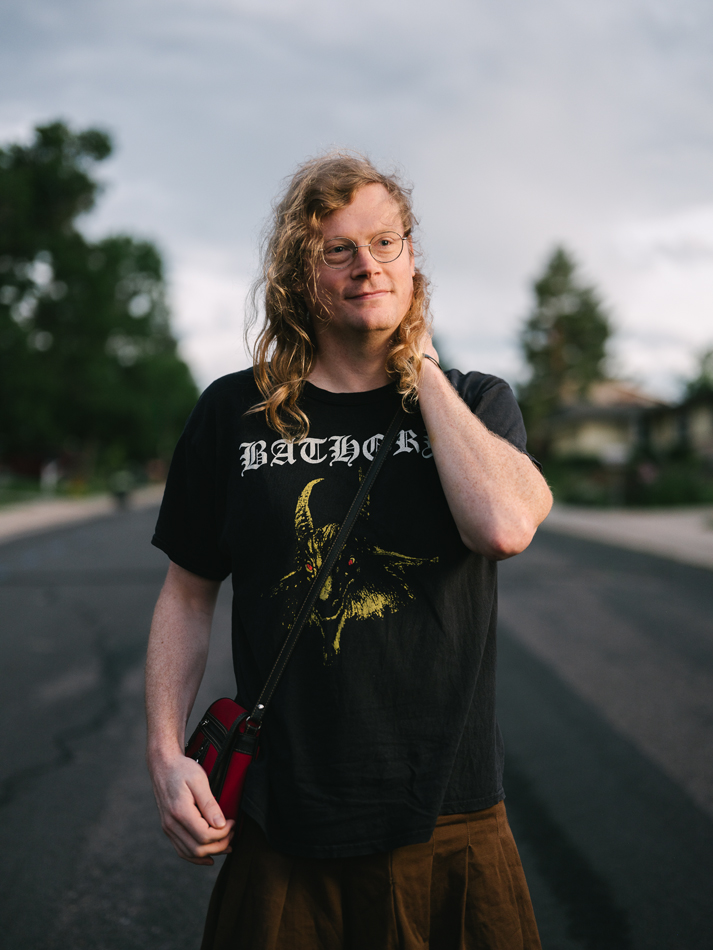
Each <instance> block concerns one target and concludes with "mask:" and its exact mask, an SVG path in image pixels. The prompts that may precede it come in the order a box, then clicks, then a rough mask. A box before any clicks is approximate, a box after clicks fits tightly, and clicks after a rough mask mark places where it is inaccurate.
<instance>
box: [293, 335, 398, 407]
mask: <svg viewBox="0 0 713 950" xmlns="http://www.w3.org/2000/svg"><path fill="white" fill-rule="evenodd" d="M372 336H373V335H372V334H369V335H368V336H367V338H366V339H364V340H363V341H349V342H347V341H338V340H333V339H324V338H322V339H320V340H319V348H318V350H317V359H316V361H315V364H314V367H313V369H312V372H311V373H310V374H309V377H308V379H309V381H310V383H312V384H313V385H314V386H318V387H319V388H320V389H326V390H327V392H330V393H359V392H367V391H368V390H370V389H378V388H379V387H380V386H386V385H387V384H388V383H389V382H390V381H391V380H390V377H389V374H388V373H387V372H386V368H385V367H386V358H387V356H388V353H389V346H390V341H389V339H388V338H387V339H385V340H380V341H377V340H374V339H373V338H372ZM359 344H361V345H359Z"/></svg>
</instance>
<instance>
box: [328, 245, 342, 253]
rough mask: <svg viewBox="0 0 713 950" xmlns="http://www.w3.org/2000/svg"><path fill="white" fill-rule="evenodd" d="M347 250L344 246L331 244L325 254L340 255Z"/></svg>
mask: <svg viewBox="0 0 713 950" xmlns="http://www.w3.org/2000/svg"><path fill="white" fill-rule="evenodd" d="M346 250H347V246H346V244H331V245H330V246H329V247H328V248H327V250H326V253H327V254H342V253H343V252H344V251H346Z"/></svg>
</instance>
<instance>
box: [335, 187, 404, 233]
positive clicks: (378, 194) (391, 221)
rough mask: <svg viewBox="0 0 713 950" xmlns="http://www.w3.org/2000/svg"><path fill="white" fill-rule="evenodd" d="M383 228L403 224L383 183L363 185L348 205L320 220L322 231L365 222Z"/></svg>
mask: <svg viewBox="0 0 713 950" xmlns="http://www.w3.org/2000/svg"><path fill="white" fill-rule="evenodd" d="M367 222H368V223H370V224H371V223H373V224H374V225H381V224H383V226H384V227H385V228H388V227H393V226H394V225H395V224H397V225H399V226H401V225H403V219H402V216H401V209H400V207H399V205H398V203H397V202H396V201H395V199H394V198H393V197H392V196H391V195H390V194H389V192H388V191H387V190H386V188H384V186H383V185H381V184H378V183H376V182H373V183H370V184H368V185H363V186H362V187H361V188H359V189H358V190H357V191H356V192H355V193H354V197H353V198H352V200H351V201H350V202H349V204H348V205H345V206H344V207H343V208H338V209H337V210H336V211H332V212H330V213H329V214H328V215H326V216H325V218H324V219H323V221H322V231H323V232H327V231H329V232H333V231H334V229H335V228H337V229H339V228H340V227H341V226H348V225H359V224H366V223H367Z"/></svg>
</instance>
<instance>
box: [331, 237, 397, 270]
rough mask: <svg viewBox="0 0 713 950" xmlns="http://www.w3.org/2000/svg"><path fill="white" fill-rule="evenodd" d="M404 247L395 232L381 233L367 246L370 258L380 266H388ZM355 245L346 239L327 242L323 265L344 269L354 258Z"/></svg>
mask: <svg viewBox="0 0 713 950" xmlns="http://www.w3.org/2000/svg"><path fill="white" fill-rule="evenodd" d="M403 246H404V238H402V237H401V235H400V234H397V232H396V231H382V232H381V234H377V235H376V237H375V238H374V239H373V240H372V242H371V244H369V250H370V252H371V256H372V257H373V258H374V260H376V261H380V262H381V263H382V264H388V263H389V261H395V260H396V258H397V257H398V256H399V254H401V251H402V250H403ZM356 252H357V245H356V244H355V243H354V242H353V241H349V240H347V239H346V238H336V239H335V240H332V241H327V243H326V244H325V245H324V250H323V251H322V256H323V257H324V263H325V264H327V265H328V266H329V267H344V266H346V265H347V264H350V263H351V262H352V261H353V260H354V257H355V256H356Z"/></svg>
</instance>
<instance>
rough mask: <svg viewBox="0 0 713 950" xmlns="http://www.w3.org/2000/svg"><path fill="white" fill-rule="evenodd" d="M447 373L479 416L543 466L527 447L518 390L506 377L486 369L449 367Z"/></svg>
mask: <svg viewBox="0 0 713 950" xmlns="http://www.w3.org/2000/svg"><path fill="white" fill-rule="evenodd" d="M446 376H447V377H448V379H449V380H450V382H451V384H452V385H453V387H454V388H455V389H456V391H457V392H458V394H459V395H460V397H461V398H462V399H463V401H464V402H465V403H467V405H468V406H469V407H470V409H471V411H472V412H474V413H475V415H476V416H477V417H478V418H479V419H480V421H481V422H482V423H483V425H484V426H485V427H486V428H488V429H490V431H491V432H494V433H495V434H496V435H499V436H500V437H501V438H503V439H507V441H508V442H510V444H511V445H514V446H515V448H516V449H519V451H520V452H523V453H524V454H525V455H527V456H528V457H529V458H530V459H532V461H533V463H534V464H535V465H536V466H537V467H538V469H540V471H541V470H542V466H541V465H540V463H539V462H538V461H537V459H536V458H534V457H533V456H532V455H530V453H529V452H528V451H527V433H526V431H525V423H524V422H523V420H522V413H521V412H520V407H519V405H518V403H517V399H515V393H514V392H513V391H512V389H511V388H510V386H509V385H508V384H507V383H506V382H505V380H504V379H500V378H499V377H497V376H487V375H485V374H484V373H461V372H459V371H458V370H457V369H454V370H449V371H448V372H447V373H446Z"/></svg>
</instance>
